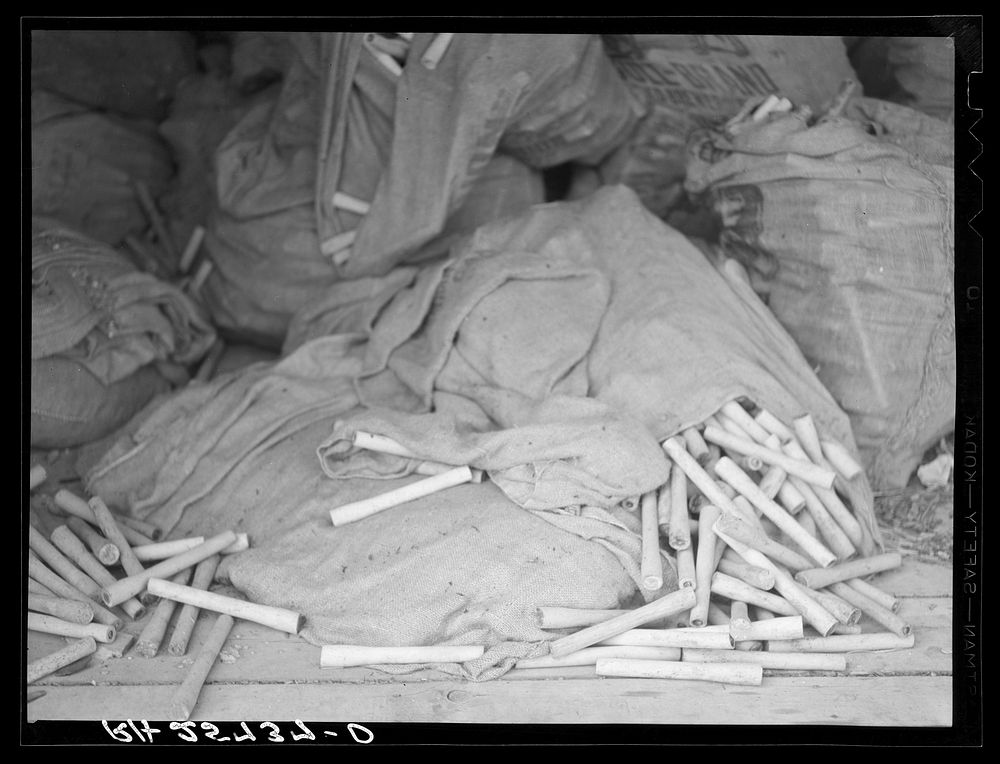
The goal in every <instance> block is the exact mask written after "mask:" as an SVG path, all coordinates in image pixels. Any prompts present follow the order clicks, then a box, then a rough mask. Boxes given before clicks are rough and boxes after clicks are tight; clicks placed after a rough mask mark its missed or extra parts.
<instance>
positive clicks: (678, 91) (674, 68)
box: [614, 59, 780, 108]
mask: <svg viewBox="0 0 1000 764" xmlns="http://www.w3.org/2000/svg"><path fill="white" fill-rule="evenodd" d="M614 63H615V68H616V69H617V70H618V73H619V74H620V75H621V77H622V79H624V80H625V81H626V82H628V83H630V84H632V85H639V86H641V87H642V88H643V90H644V91H647V92H648V94H649V97H650V99H651V100H652V101H654V102H657V101H658V102H661V103H662V102H664V101H669V100H673V101H675V102H677V103H678V105H680V106H687V107H691V106H704V107H708V108H720V107H725V106H728V104H729V103H730V102H731V99H732V97H733V96H739V97H742V98H747V97H750V96H760V95H769V94H771V93H775V92H778V91H779V90H780V88H779V87H778V85H777V84H775V82H774V80H773V79H772V78H771V76H770V74H768V72H767V69H765V68H764V67H763V66H761V65H760V64H759V63H751V64H723V63H719V62H712V63H710V64H705V63H697V62H691V61H670V62H666V61H663V60H658V61H656V62H655V63H653V62H650V61H636V60H634V59H615V62H614ZM726 96H728V98H724V100H720V97H726Z"/></svg>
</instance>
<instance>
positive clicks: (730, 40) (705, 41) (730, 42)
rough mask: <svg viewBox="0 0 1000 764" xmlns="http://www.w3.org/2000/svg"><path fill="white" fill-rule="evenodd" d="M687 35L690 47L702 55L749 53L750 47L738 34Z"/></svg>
mask: <svg viewBox="0 0 1000 764" xmlns="http://www.w3.org/2000/svg"><path fill="white" fill-rule="evenodd" d="M689 37H690V40H691V47H692V48H694V50H695V52H696V53H699V54H700V55H702V56H708V55H710V54H712V53H731V54H733V55H734V56H740V57H741V58H742V57H746V56H749V55H750V48H748V47H747V46H746V44H745V43H744V42H743V40H742V39H740V36H739V35H735V34H693V35H690V36H689Z"/></svg>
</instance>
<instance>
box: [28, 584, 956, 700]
mask: <svg viewBox="0 0 1000 764" xmlns="http://www.w3.org/2000/svg"><path fill="white" fill-rule="evenodd" d="M900 616H901V617H903V618H905V619H906V620H907V622H909V623H910V625H911V626H912V627H913V629H914V633H915V635H916V644H915V646H914V647H913V649H911V650H889V651H882V652H864V653H850V654H848V656H847V660H848V672H849V673H851V674H876V675H914V674H921V673H927V674H929V673H938V674H946V673H950V671H951V666H952V655H951V653H950V650H951V645H952V633H951V632H952V629H951V600H950V599H945V598H910V599H905V600H904V601H903V604H902V607H901V608H900ZM211 623H212V618H210V617H209V618H201V619H199V621H198V625H197V627H196V629H195V633H194V635H193V636H192V640H191V644H190V645H189V649H188V655H186V656H182V657H175V656H171V655H168V654H166V649H165V647H164V648H163V650H162V651H161V653H160V655H158V656H157V657H156V658H143V657H140V656H137V655H134V654H128V655H126V656H125V657H124V658H121V659H113V660H108V661H103V662H99V661H95V662H94V663H93V665H92V666H91V668H89V669H87V670H86V671H82V672H80V673H77V674H73V675H71V676H67V677H49V678H46V679H43V680H41V681H40V682H39V684H40V685H48V684H60V685H72V684H89V683H90V682H91V681H96V682H98V683H99V684H117V685H129V684H148V685H155V684H174V683H178V682H180V681H181V680H182V679H183V677H184V673H185V671H186V668H187V666H188V665H189V664H190V661H191V659H192V657H193V656H194V655H195V654H196V653H197V650H198V648H199V647H200V645H201V642H202V640H203V639H204V637H205V635H206V634H207V633H208V630H209V628H210V626H211ZM132 628H134V627H132ZM132 628H130V629H129V630H132ZM865 628H866V630H868V631H871V630H875V631H881V630H882V629H881V627H878V626H877V625H872V624H866V627H865ZM167 636H168V639H169V632H168V635H167ZM61 646H62V643H61V642H60V641H59V638H58V637H43V636H41V635H39V636H38V638H37V639H33V640H30V641H29V651H28V658H29V660H32V659H34V658H36V657H38V656H40V655H44V654H45V653H47V652H52V651H54V650H55V649H58V647H61ZM224 652H227V653H228V654H229V657H230V658H231V662H228V663H227V662H224V661H219V662H217V663H216V665H215V667H214V668H213V669H212V673H211V675H210V681H212V682H240V681H244V682H250V681H253V682H261V683H272V682H282V681H292V682H349V683H358V682H371V681H381V682H393V681H414V680H418V679H419V680H428V679H444V678H448V677H449V676H450V675H449V674H447V673H445V672H442V671H420V672H416V673H412V672H411V673H408V674H389V673H386V672H384V671H374V670H371V669H363V668H356V669H355V668H352V669H322V668H320V667H319V652H320V649H319V648H318V647H316V646H315V645H311V644H309V643H308V642H306V641H305V640H303V639H299V638H296V637H292V636H290V635H287V634H283V633H282V632H278V631H275V630H273V629H268V628H266V627H263V626H258V625H256V624H251V623H247V622H239V623H238V624H237V626H236V627H235V628H234V630H233V633H232V636H231V637H230V639H229V641H228V642H227V643H226V648H225V649H224ZM561 675H565V672H564V671H561V672H560V671H557V672H547V673H539V671H536V670H530V671H529V670H520V671H516V672H514V675H513V676H511V675H508V676H509V677H510V678H512V679H530V678H549V677H552V676H561ZM587 675H593V669H589V670H588V669H584V670H583V671H580V672H572V673H570V674H569V676H574V677H584V676H587Z"/></svg>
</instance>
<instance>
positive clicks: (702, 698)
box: [27, 558, 952, 727]
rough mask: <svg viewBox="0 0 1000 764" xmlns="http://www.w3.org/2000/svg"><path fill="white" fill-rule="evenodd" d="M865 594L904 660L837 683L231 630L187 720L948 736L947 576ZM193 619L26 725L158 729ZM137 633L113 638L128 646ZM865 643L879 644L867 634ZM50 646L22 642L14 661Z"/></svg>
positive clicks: (50, 687)
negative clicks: (614, 672)
mask: <svg viewBox="0 0 1000 764" xmlns="http://www.w3.org/2000/svg"><path fill="white" fill-rule="evenodd" d="M876 583H877V584H878V585H879V586H880V587H881V588H884V589H885V590H886V591H890V592H893V593H894V594H896V595H897V596H899V597H901V598H902V599H903V605H902V607H901V609H900V615H901V616H902V617H903V618H905V619H906V620H907V621H908V622H909V623H910V624H911V626H912V627H913V631H914V633H915V636H916V644H915V646H914V647H913V648H912V649H909V650H895V651H885V652H878V653H871V652H865V653H851V654H848V655H847V664H848V667H847V671H846V672H844V673H834V672H825V673H823V674H817V673H812V674H807V673H803V672H799V673H794V672H772V671H765V675H764V681H763V684H762V685H761V686H760V687H740V686H729V685H719V684H711V683H706V682H681V681H665V680H651V679H611V678H599V677H596V676H595V675H594V671H593V667H580V668H573V669H560V670H515V671H511V672H509V673H508V674H506V675H505V676H504V677H503V678H501V679H499V680H494V681H486V682H470V681H467V680H464V679H462V678H458V677H454V676H451V675H449V674H447V673H444V672H441V671H421V672H416V673H409V674H405V675H393V674H387V673H384V672H381V671H375V670H372V669H363V668H353V669H321V668H319V652H320V650H319V648H318V647H316V646H314V645H310V644H309V643H307V642H305V641H304V640H302V639H299V638H297V637H292V636H289V635H286V634H282V633H280V632H276V631H273V630H270V629H266V628H264V627H259V626H256V625H254V624H249V623H246V622H239V623H238V624H237V626H236V627H235V628H234V630H233V633H232V634H231V636H230V639H229V641H228V642H227V644H226V648H225V650H224V652H225V653H226V656H225V660H223V661H219V662H217V663H216V665H215V666H214V667H213V669H212V672H211V674H210V677H209V681H208V683H207V684H206V686H205V688H204V690H203V691H202V695H201V697H200V700H199V704H198V707H197V709H196V710H195V712H194V714H193V716H192V719H193V720H196V721H201V720H210V721H244V720H258V721H260V720H275V721H277V720H293V719H303V720H310V721H313V722H351V721H356V722H421V723H422V722H436V723H484V724H582V723H588V724H644V725H651V724H685V725H692V724H694V725H697V724H726V725H789V724H821V725H852V726H857V725H861V726H868V727H880V726H890V727H945V726H949V725H951V723H952V684H951V680H952V568H951V566H950V565H942V564H940V563H936V562H925V561H918V560H916V559H914V558H907V559H906V560H905V563H904V566H903V567H902V568H901V569H899V570H897V571H893V572H891V573H887V574H884V575H883V576H881V577H880V578H879V579H878V580H877V581H876ZM210 622H211V619H207V618H206V619H201V620H200V621H199V625H198V627H197V628H196V630H195V633H194V636H193V638H192V641H191V645H190V647H189V650H188V655H187V656H182V657H175V656H170V655H165V654H163V652H162V651H161V655H159V656H157V657H156V658H151V659H148V658H142V657H140V656H137V655H133V654H130V653H126V655H125V656H124V657H121V658H110V659H105V660H94V661H93V662H92V664H91V665H90V666H89V667H88V668H87V669H85V670H83V671H81V672H78V673H76V674H73V675H70V676H65V677H54V676H51V677H47V678H45V679H43V680H41V681H39V682H38V683H36V684H35V685H33V686H32V689H36V690H43V691H44V692H45V695H44V696H42V697H40V698H38V699H37V700H34V701H32V702H31V703H29V704H28V706H27V714H28V719H29V721H33V720H70V719H72V720H101V719H107V720H114V719H117V720H124V719H148V720H163V719H165V718H166V708H167V706H168V702H169V700H170V697H171V695H172V693H173V692H174V690H175V688H176V686H177V685H178V684H179V683H180V682H181V680H182V679H183V678H184V676H185V674H186V671H187V667H188V666H189V665H190V662H191V660H192V656H193V655H194V654H195V653H196V651H197V649H198V647H199V646H200V644H201V642H202V640H203V639H204V637H205V635H206V634H207V631H208V628H209V626H210ZM141 627H142V622H138V623H130V624H128V625H127V626H126V629H125V630H126V631H128V632H131V633H138V632H139V631H140V630H141ZM866 630H876V631H880V630H881V629H880V628H878V627H866ZM62 644H64V642H63V641H62V640H61V639H60V638H57V637H51V636H47V635H40V634H35V633H33V632H32V633H29V640H28V660H32V659H34V658H36V657H39V656H41V655H44V654H46V653H48V652H52V651H54V650H55V649H57V648H58V647H60V646H61V645H62Z"/></svg>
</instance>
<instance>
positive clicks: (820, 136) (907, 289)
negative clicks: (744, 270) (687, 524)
mask: <svg viewBox="0 0 1000 764" xmlns="http://www.w3.org/2000/svg"><path fill="white" fill-rule="evenodd" d="M691 157H692V158H691V163H690V165H689V167H688V175H689V179H688V188H689V190H690V191H691V192H692V193H693V194H699V195H701V196H702V198H703V199H704V200H705V203H706V204H708V205H710V206H712V207H713V208H714V209H715V210H716V211H717V212H718V213H719V215H720V216H721V217H722V222H723V229H724V230H723V235H722V238H721V245H722V247H723V249H724V250H728V251H729V252H730V253H731V254H732V255H733V256H735V257H738V258H740V259H742V260H744V261H746V260H747V258H748V257H752V256H753V255H754V253H760V254H762V255H764V256H766V257H768V258H772V259H773V260H775V261H776V263H777V270H776V272H774V273H773V274H769V275H770V276H771V283H770V287H769V303H768V304H769V306H770V308H771V310H773V312H774V315H775V316H776V317H777V319H778V320H779V321H780V322H781V324H782V325H783V326H784V327H785V328H786V329H787V330H788V331H789V333H790V334H791V335H792V336H793V337H794V338H795V340H796V341H797V342H798V344H799V346H800V347H801V348H802V352H803V353H804V354H805V356H806V358H807V359H809V362H810V364H811V365H812V366H813V367H814V368H816V369H817V374H818V376H819V378H820V380H822V382H823V383H824V384H825V385H826V387H827V388H828V389H829V390H830V392H831V393H832V394H833V396H834V398H835V399H836V400H837V401H838V403H839V404H840V406H841V407H842V408H843V409H844V411H846V412H847V413H848V414H849V415H850V417H851V423H852V426H853V429H854V435H855V437H856V438H857V442H858V446H859V448H860V450H861V455H862V457H863V458H864V461H865V463H866V465H867V466H868V470H869V474H870V477H871V479H872V481H873V483H874V484H875V485H876V486H877V487H880V488H894V487H900V486H903V485H905V484H906V482H907V480H908V479H909V477H910V475H911V474H912V472H913V470H914V469H915V468H916V466H917V464H918V463H919V460H920V459H921V457H922V455H923V453H924V451H925V450H926V449H927V448H928V447H930V446H931V445H933V444H935V443H936V442H937V441H938V440H939V439H940V438H941V437H942V436H943V435H945V434H947V432H949V431H950V430H951V429H952V428H953V427H954V417H955V384H956V378H955V375H956V366H955V363H956V361H955V352H956V350H955V316H954V293H953V280H954V257H955V255H954V246H955V245H954V234H953V216H954V177H953V175H954V170H953V164H954V132H953V130H952V128H951V127H950V126H949V125H947V124H945V123H943V122H940V121H938V120H935V119H933V118H931V117H928V116H926V115H922V114H920V113H918V112H915V111H913V110H911V109H907V108H906V107H902V106H896V105H894V104H889V103H885V102H879V101H874V100H870V99H855V100H854V101H853V102H852V103H851V104H850V105H849V106H848V108H847V111H846V112H845V114H844V115H843V116H842V117H840V118H838V119H835V120H830V121H825V122H822V123H819V124H815V125H810V124H807V123H806V122H805V121H804V120H803V119H802V118H801V117H799V116H796V115H793V114H789V115H783V116H780V117H775V118H773V119H772V120H770V121H767V122H764V123H761V124H760V125H758V126H757V127H756V128H753V129H749V130H747V131H745V132H743V133H740V134H739V135H738V136H737V137H736V138H735V139H730V138H729V137H727V136H724V135H722V134H719V133H712V134H709V135H707V136H704V137H703V139H702V140H699V141H698V142H697V144H696V145H695V146H694V148H693V150H692V152H691Z"/></svg>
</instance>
